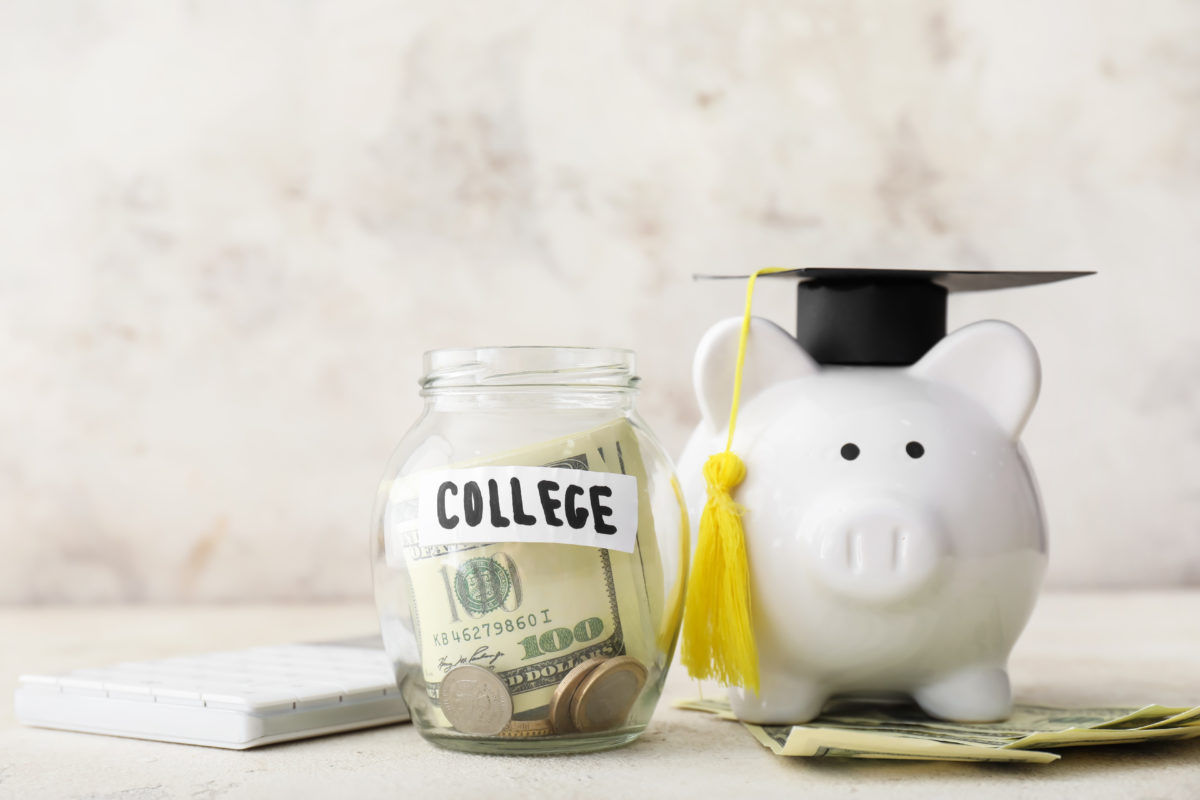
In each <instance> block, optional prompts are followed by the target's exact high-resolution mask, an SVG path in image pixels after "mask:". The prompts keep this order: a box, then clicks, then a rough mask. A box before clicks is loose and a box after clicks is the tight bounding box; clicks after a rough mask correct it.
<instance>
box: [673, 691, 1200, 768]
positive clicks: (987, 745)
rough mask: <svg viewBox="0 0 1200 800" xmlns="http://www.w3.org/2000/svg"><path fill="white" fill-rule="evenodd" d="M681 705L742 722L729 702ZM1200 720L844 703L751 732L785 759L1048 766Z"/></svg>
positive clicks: (1145, 711) (1179, 711)
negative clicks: (989, 714) (1068, 755)
mask: <svg viewBox="0 0 1200 800" xmlns="http://www.w3.org/2000/svg"><path fill="white" fill-rule="evenodd" d="M675 705H676V706H677V707H679V708H686V709H691V710H695V711H707V712H709V713H712V714H717V715H718V716H721V717H723V718H725V719H736V716H734V714H733V712H732V711H731V710H730V708H729V704H728V702H727V701H725V700H724V699H700V700H683V701H679V702H677V703H676V704H675ZM1198 720H1200V707H1196V708H1170V707H1164V706H1145V707H1143V708H1139V709H1130V708H1055V707H1052V706H1036V705H1018V706H1017V707H1016V708H1015V709H1014V710H1013V713H1012V715H1011V716H1010V717H1009V718H1008V719H1006V720H1003V721H1001V722H995V723H957V722H945V721H941V720H935V719H932V718H930V717H928V716H926V715H925V714H924V713H922V712H921V711H920V709H918V708H916V707H915V706H913V705H902V704H894V705H892V704H865V703H854V702H844V703H840V704H838V705H836V706H833V707H831V708H830V709H829V710H828V711H826V712H825V713H823V714H822V715H821V716H820V717H818V718H817V719H816V720H814V721H813V722H811V723H808V724H804V725H765V726H764V725H752V724H750V723H743V725H744V726H745V727H746V728H747V729H748V730H749V731H750V733H751V734H752V735H753V736H754V737H755V739H757V740H758V741H759V742H760V743H761V744H763V745H764V746H766V747H768V748H770V750H771V751H772V752H774V753H775V754H777V755H787V756H845V757H850V758H905V759H927V760H938V761H1031V762H1037V763H1048V762H1050V761H1054V760H1056V759H1057V758H1059V756H1058V755H1057V754H1055V753H1049V752H1044V750H1043V749H1045V748H1049V749H1058V748H1062V747H1078V746H1083V745H1090V744H1118V743H1135V742H1145V741H1151V740H1158V739H1191V738H1197V737H1200V725H1195V724H1194V723H1195V722H1196V721H1198ZM1168 723H1171V726H1170V727H1167V726H1166V725H1167V724H1168ZM1189 723H1193V724H1189ZM1035 748H1037V749H1035Z"/></svg>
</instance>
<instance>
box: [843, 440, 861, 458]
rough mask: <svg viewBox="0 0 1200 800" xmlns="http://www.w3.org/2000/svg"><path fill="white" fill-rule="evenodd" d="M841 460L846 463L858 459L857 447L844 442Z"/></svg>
mask: <svg viewBox="0 0 1200 800" xmlns="http://www.w3.org/2000/svg"><path fill="white" fill-rule="evenodd" d="M842 458H844V459H846V460H847V461H853V460H854V459H856V458H858V445H856V444H855V443H854V442H846V443H845V444H844V445H842Z"/></svg>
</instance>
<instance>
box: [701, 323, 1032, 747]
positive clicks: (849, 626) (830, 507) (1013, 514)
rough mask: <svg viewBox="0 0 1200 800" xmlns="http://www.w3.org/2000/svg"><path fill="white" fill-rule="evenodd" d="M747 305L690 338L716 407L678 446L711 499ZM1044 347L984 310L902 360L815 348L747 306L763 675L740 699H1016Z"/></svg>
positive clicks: (751, 524)
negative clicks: (834, 355) (878, 362)
mask: <svg viewBox="0 0 1200 800" xmlns="http://www.w3.org/2000/svg"><path fill="white" fill-rule="evenodd" d="M740 325H741V319H740V318H739V319H730V320H725V321H724V322H721V323H718V324H717V325H715V326H714V327H713V328H712V329H711V330H709V332H708V333H707V334H706V335H705V337H704V339H703V340H702V341H701V343H700V346H699V349H698V351H697V354H696V362H695V373H694V377H695V384H696V393H697V397H698V400H699V403H700V409H701V413H702V415H703V422H702V423H701V425H700V427H699V428H698V429H697V430H696V432H695V433H694V434H693V436H692V438H691V440H690V441H689V443H688V445H687V448H686V449H685V451H684V454H683V457H682V458H681V461H680V465H679V467H680V469H679V474H680V476H682V477H683V479H684V484H685V492H686V494H687V499H688V505H689V510H690V512H691V514H692V519H693V520H698V519H699V517H700V511H701V508H702V507H703V505H704V498H705V489H704V485H703V478H702V477H701V467H702V465H703V464H704V461H705V459H706V458H707V457H708V456H709V455H711V454H712V453H716V452H720V451H721V450H723V449H724V447H725V438H726V435H727V430H728V428H727V423H728V416H729V406H730V401H731V396H732V391H733V386H732V385H733V371H734V363H735V360H736V356H737V343H738V334H739V329H740ZM1039 385H1040V367H1039V364H1038V358H1037V352H1036V351H1035V350H1034V348H1033V345H1032V344H1031V343H1030V341H1029V339H1028V338H1026V336H1025V335H1024V334H1023V333H1021V331H1020V330H1018V329H1017V328H1015V327H1013V326H1012V325H1009V324H1008V323H1004V322H996V321H987V322H979V323H975V324H973V325H969V326H967V327H965V328H962V329H960V330H958V331H956V332H955V333H953V334H951V335H949V336H947V337H946V338H944V339H942V340H941V341H940V342H939V343H938V344H937V345H936V346H935V347H934V348H933V349H932V350H930V351H929V352H928V353H927V354H926V355H925V356H924V357H923V358H922V359H921V360H920V361H919V362H917V363H916V364H914V365H912V366H911V367H907V368H900V367H824V368H822V367H818V366H817V365H816V364H815V363H814V362H813V360H812V359H811V358H810V357H809V356H808V355H807V354H806V353H805V352H804V350H802V349H801V348H800V346H799V345H798V344H797V343H796V341H795V340H794V339H793V338H792V337H791V336H789V335H788V333H787V332H786V331H784V330H783V329H781V328H779V327H778V326H776V325H774V324H772V323H770V322H767V321H766V320H762V319H757V318H755V319H754V320H753V323H752V325H751V329H750V336H749V339H748V346H747V355H746V365H745V370H744V378H743V384H742V400H741V410H740V412H739V414H738V420H737V427H736V438H735V440H734V444H733V450H734V452H736V453H737V454H738V455H739V456H741V458H742V459H743V461H744V462H745V463H746V469H747V473H746V480H745V482H744V483H743V484H742V485H741V486H740V487H739V488H738V489H736V490H735V491H734V498H735V500H736V501H737V502H738V503H739V504H741V505H742V506H744V507H745V509H746V512H745V516H744V523H745V530H746V548H747V551H748V555H749V561H750V580H751V607H752V614H753V627H754V636H755V640H756V643H757V646H758V654H759V678H760V689H759V691H758V693H757V694H755V693H754V692H753V691H750V690H746V689H734V690H733V692H732V695H731V698H730V699H731V702H732V704H733V710H734V712H735V713H736V714H737V715H738V717H740V718H741V719H743V720H746V721H748V722H755V723H760V724H785V723H796V722H804V721H807V720H809V719H811V718H813V717H815V716H816V715H817V714H818V713H820V711H821V708H822V706H823V705H824V704H825V702H826V700H828V699H829V698H830V697H831V696H833V695H837V694H862V693H867V694H876V693H902V694H907V695H911V696H912V698H913V699H914V700H916V702H917V703H918V704H919V705H920V706H921V708H923V709H924V710H925V711H926V712H927V713H929V714H931V715H933V716H935V717H941V718H943V719H949V720H957V721H987V720H996V719H1002V718H1004V717H1006V716H1008V714H1009V713H1010V712H1011V709H1012V696H1011V690H1010V687H1009V681H1008V674H1007V671H1006V663H1007V660H1008V654H1009V651H1010V650H1011V648H1012V645H1013V643H1014V642H1015V641H1016V638H1017V636H1018V634H1019V633H1020V632H1021V629H1022V628H1023V627H1024V626H1025V622H1026V620H1027V619H1028V617H1029V613H1030V611H1031V610H1032V608H1033V604H1034V599H1035V597H1036V595H1037V590H1038V586H1039V584H1040V583H1041V578H1042V574H1043V572H1044V570H1045V564H1046V540H1045V525H1044V522H1043V515H1042V509H1041V502H1040V500H1039V498H1038V491H1037V487H1036V485H1035V482H1034V479H1033V476H1032V474H1031V472H1030V469H1029V465H1028V463H1027V462H1026V459H1025V457H1024V455H1023V453H1022V451H1021V448H1020V446H1019V443H1018V437H1019V435H1020V432H1021V428H1022V427H1023V426H1024V424H1025V421H1026V420H1027V419H1028V417H1029V414H1030V412H1031V411H1032V409H1033V405H1034V402H1035V401H1036V399H1037V393H1038V388H1039Z"/></svg>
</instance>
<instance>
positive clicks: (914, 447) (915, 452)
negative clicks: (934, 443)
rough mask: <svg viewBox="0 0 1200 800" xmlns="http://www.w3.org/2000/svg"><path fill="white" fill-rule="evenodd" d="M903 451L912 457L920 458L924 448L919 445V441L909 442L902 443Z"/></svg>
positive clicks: (923, 453)
mask: <svg viewBox="0 0 1200 800" xmlns="http://www.w3.org/2000/svg"><path fill="white" fill-rule="evenodd" d="M904 452H906V453H908V454H909V456H911V457H912V458H920V457H921V456H923V455H925V448H924V447H922V446H921V443H920V442H909V443H908V444H906V445H904Z"/></svg>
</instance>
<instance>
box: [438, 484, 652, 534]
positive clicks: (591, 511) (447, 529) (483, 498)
mask: <svg viewBox="0 0 1200 800" xmlns="http://www.w3.org/2000/svg"><path fill="white" fill-rule="evenodd" d="M418 509H419V510H418V528H417V535H418V537H419V542H420V545H421V547H436V546H438V545H453V544H468V543H479V542H553V543H555V544H580V545H587V546H588V547H602V548H605V549H608V550H619V551H621V552H623V553H632V552H633V548H634V545H635V544H636V542H637V526H638V489H637V478H635V477H634V476H632V475H618V474H616V473H612V472H588V471H585V470H577V469H560V468H557V467H473V468H470V469H449V470H441V471H439V472H430V473H426V474H425V475H422V476H421V493H420V496H419V503H418Z"/></svg>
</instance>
